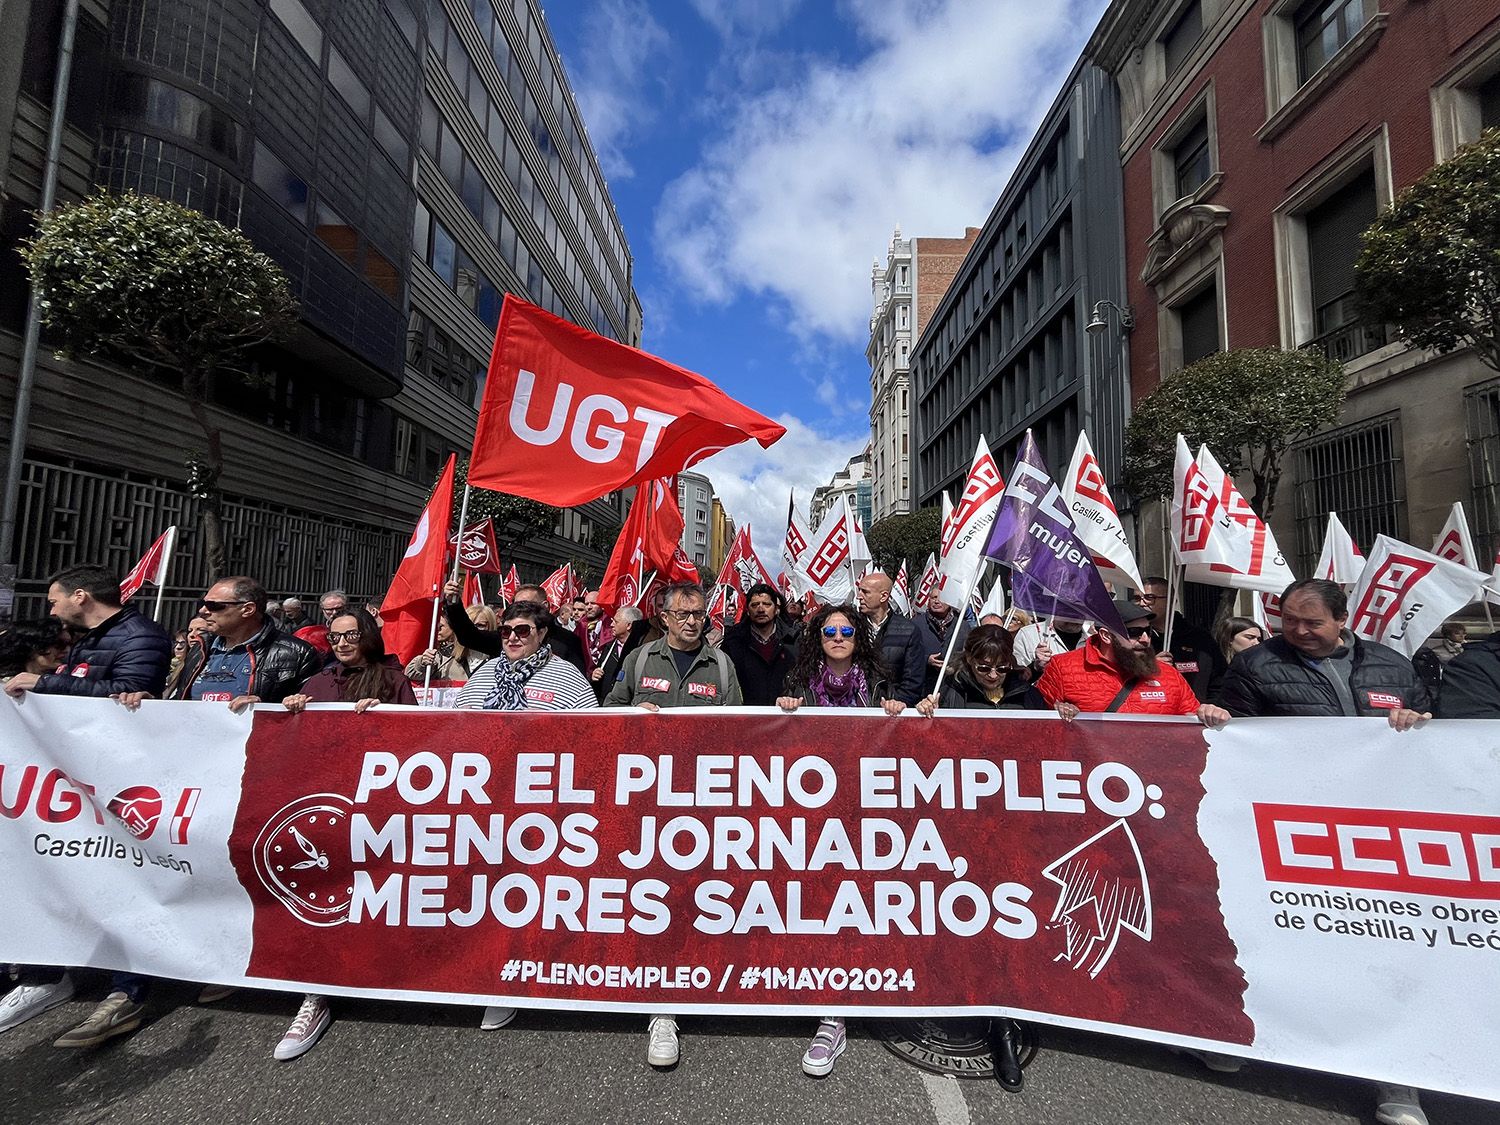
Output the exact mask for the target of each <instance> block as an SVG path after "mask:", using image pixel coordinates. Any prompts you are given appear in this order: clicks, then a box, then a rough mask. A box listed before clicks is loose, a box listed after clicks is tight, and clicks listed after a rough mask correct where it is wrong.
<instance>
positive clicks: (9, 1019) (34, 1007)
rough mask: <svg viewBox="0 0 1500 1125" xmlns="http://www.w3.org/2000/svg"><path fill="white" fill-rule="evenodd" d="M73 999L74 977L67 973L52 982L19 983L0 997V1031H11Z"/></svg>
mask: <svg viewBox="0 0 1500 1125" xmlns="http://www.w3.org/2000/svg"><path fill="white" fill-rule="evenodd" d="M71 999H73V978H72V977H71V976H69V975H68V974H67V973H64V974H63V975H62V980H59V981H53V982H52V983H51V984H18V985H17V986H16V987H15V988H12V989H11V990H10V991H9V992H7V993H6V994H5V995H4V997H0V1031H9V1030H10V1029H11V1028H13V1027H18V1026H20V1025H21V1024H23V1023H25V1022H26V1021H27V1020H29V1019H31V1018H32V1017H33V1016H39V1015H41V1014H42V1013H43V1012H45V1011H46V1010H47V1009H49V1008H55V1007H57V1006H58V1005H59V1004H61V1003H64V1002H65V1001H68V1000H71Z"/></svg>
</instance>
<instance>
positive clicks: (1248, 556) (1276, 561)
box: [1186, 445, 1296, 594]
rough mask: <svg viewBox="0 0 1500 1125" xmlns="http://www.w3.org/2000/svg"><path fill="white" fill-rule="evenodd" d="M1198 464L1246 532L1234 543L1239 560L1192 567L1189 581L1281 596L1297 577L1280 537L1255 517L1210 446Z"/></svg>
mask: <svg viewBox="0 0 1500 1125" xmlns="http://www.w3.org/2000/svg"><path fill="white" fill-rule="evenodd" d="M1197 463H1198V469H1199V471H1200V472H1202V473H1203V476H1204V479H1206V480H1207V481H1208V483H1209V484H1210V485H1211V486H1212V487H1213V490H1214V491H1215V492H1216V493H1217V494H1218V497H1219V500H1220V502H1221V503H1222V504H1223V505H1224V511H1225V512H1226V513H1227V514H1228V516H1229V518H1230V519H1232V520H1234V522H1235V523H1237V524H1239V526H1240V527H1241V528H1243V529H1244V530H1243V533H1242V535H1241V537H1240V538H1239V539H1238V540H1236V541H1234V549H1235V550H1236V551H1238V552H1239V555H1238V557H1236V558H1235V559H1234V560H1233V561H1232V562H1230V563H1228V564H1227V565H1226V564H1223V563H1214V564H1209V565H1207V566H1202V565H1198V566H1189V567H1188V568H1187V575H1186V577H1187V579H1188V581H1190V582H1202V583H1204V584H1206V585H1209V586H1231V587H1234V588H1235V589H1239V590H1264V591H1265V592H1266V593H1268V594H1279V593H1281V591H1283V590H1285V589H1286V588H1287V587H1288V586H1290V585H1291V584H1292V583H1293V582H1294V581H1296V576H1295V575H1293V574H1292V569H1291V567H1289V566H1287V564H1286V557H1285V556H1284V555H1282V553H1281V548H1280V547H1278V546H1277V545H1276V536H1275V535H1273V534H1272V533H1271V529H1270V528H1269V527H1267V526H1266V521H1265V520H1263V519H1261V518H1260V516H1258V515H1256V514H1255V509H1254V508H1252V507H1251V506H1250V502H1249V501H1248V500H1246V499H1245V497H1244V495H1243V494H1242V493H1241V492H1240V490H1239V489H1238V488H1236V487H1235V484H1234V480H1233V479H1232V478H1231V477H1230V476H1229V474H1228V473H1226V472H1225V471H1224V470H1223V468H1222V467H1221V466H1220V465H1219V462H1218V461H1217V460H1216V459H1215V458H1214V455H1213V454H1212V453H1211V452H1210V451H1209V448H1208V446H1206V445H1203V446H1199V447H1198V457H1197Z"/></svg>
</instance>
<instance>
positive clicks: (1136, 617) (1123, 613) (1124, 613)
mask: <svg viewBox="0 0 1500 1125" xmlns="http://www.w3.org/2000/svg"><path fill="white" fill-rule="evenodd" d="M1114 606H1115V612H1117V613H1118V614H1119V615H1120V620H1121V621H1122V622H1123V623H1124V624H1126V625H1129V624H1130V623H1131V622H1132V621H1145V620H1146V619H1148V618H1149V617H1150V616H1151V611H1150V610H1149V609H1147V608H1146V607H1145V606H1143V605H1136V604H1135V602H1115V603H1114Z"/></svg>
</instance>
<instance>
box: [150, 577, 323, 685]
mask: <svg viewBox="0 0 1500 1125" xmlns="http://www.w3.org/2000/svg"><path fill="white" fill-rule="evenodd" d="M269 598H270V595H269V594H267V593H266V588H265V587H264V586H262V585H261V584H260V583H259V582H257V581H256V580H255V579H253V578H246V577H244V576H237V577H233V578H221V579H219V581H217V582H215V583H214V584H213V585H212V586H211V587H209V590H208V593H206V594H204V595H203V601H202V603H201V604H202V606H203V616H204V617H205V618H206V619H207V620H208V622H209V630H208V635H207V636H206V637H204V640H205V641H206V642H207V644H206V645H205V646H199V647H196V648H194V649H193V650H192V651H191V652H190V654H189V656H188V658H187V659H188V662H187V666H186V667H184V668H183V670H182V674H181V675H180V676H178V677H177V683H176V687H175V688H174V689H173V693H172V698H173V699H197V700H206V701H208V702H212V703H227V704H229V707H230V710H233V711H242V710H244V709H245V708H246V707H253V706H254V705H255V704H257V703H280V702H281V701H282V700H283V699H285V698H286V697H287V696H289V695H293V694H295V693H296V692H297V691H298V690H300V689H301V687H302V685H303V684H305V683H306V682H307V681H308V680H309V679H310V678H311V677H313V676H315V675H317V673H318V672H319V670H320V669H321V668H322V667H323V661H322V658H321V657H319V656H318V650H317V649H315V648H313V646H312V645H310V644H308V643H307V642H306V641H304V640H302V639H301V638H300V637H294V636H293V635H292V634H291V633H287V632H283V631H282V630H281V629H278V628H277V627H276V625H275V623H273V622H272V621H271V620H270V619H269V618H268V617H267V616H266V602H267V601H268V600H269ZM122 702H123V703H125V704H126V705H127V706H130V705H131V704H132V703H134V702H136V700H134V699H130V698H125V699H122Z"/></svg>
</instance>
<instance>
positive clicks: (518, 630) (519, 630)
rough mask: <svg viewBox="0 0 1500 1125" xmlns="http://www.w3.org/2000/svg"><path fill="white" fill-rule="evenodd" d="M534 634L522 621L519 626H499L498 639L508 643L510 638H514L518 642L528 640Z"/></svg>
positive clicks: (533, 630)
mask: <svg viewBox="0 0 1500 1125" xmlns="http://www.w3.org/2000/svg"><path fill="white" fill-rule="evenodd" d="M534 632H536V630H535V629H533V628H532V627H531V626H530V625H528V624H526V623H525V622H524V621H523V622H522V623H521V624H519V625H502V626H500V639H501V640H503V641H508V640H510V638H511V637H515V638H516V640H518V641H525V640H530V639H531V634H532V633H534Z"/></svg>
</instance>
